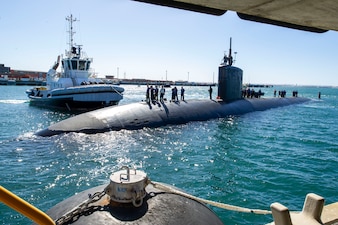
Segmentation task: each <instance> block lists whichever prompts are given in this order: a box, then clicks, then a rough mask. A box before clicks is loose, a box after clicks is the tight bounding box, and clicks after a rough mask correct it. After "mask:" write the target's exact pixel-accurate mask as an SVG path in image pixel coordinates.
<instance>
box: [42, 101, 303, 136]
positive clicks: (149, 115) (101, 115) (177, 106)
mask: <svg viewBox="0 0 338 225" xmlns="http://www.w3.org/2000/svg"><path fill="white" fill-rule="evenodd" d="M306 101H309V99H307V98H271V99H264V98H260V99H241V100H237V101H233V102H231V103H225V102H218V101H213V100H189V101H181V102H165V103H155V104H152V103H151V104H148V103H145V102H142V103H133V104H128V105H123V106H117V107H107V108H103V109H99V110H95V111H92V112H87V113H83V114H81V115H78V116H74V117H71V118H69V119H66V120H63V121H61V122H59V123H56V124H54V125H51V126H49V127H48V128H46V129H44V130H42V131H39V132H38V133H37V135H39V136H52V135H57V134H61V133H68V132H81V133H87V134H91V133H100V132H106V131H112V130H121V129H127V130H135V129H142V128H144V127H150V128H155V127H160V126H166V125H170V124H183V123H188V122H191V121H206V120H209V119H216V118H223V117H227V116H229V115H242V114H245V113H250V112H254V111H263V110H267V109H271V108H276V107H282V106H287V105H291V104H299V103H303V102H306Z"/></svg>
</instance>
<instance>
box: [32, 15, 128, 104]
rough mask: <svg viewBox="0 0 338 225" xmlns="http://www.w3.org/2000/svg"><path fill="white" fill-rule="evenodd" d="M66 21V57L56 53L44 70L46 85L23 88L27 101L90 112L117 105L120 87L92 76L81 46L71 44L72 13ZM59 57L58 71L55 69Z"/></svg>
mask: <svg viewBox="0 0 338 225" xmlns="http://www.w3.org/2000/svg"><path fill="white" fill-rule="evenodd" d="M66 20H68V21H69V50H68V51H67V50H66V57H65V58H62V56H61V57H60V56H58V59H57V61H56V62H55V64H54V65H53V67H52V68H51V69H50V70H49V71H48V73H47V83H46V84H47V86H41V87H34V88H32V89H29V90H27V91H26V94H27V95H28V97H29V99H30V104H31V105H35V106H40V107H46V108H53V109H65V110H68V111H90V110H93V109H98V108H102V107H106V106H111V105H117V104H118V103H119V101H120V100H122V99H123V95H122V93H123V92H124V88H122V87H119V86H117V85H112V84H105V83H104V82H103V81H102V80H100V79H97V78H94V77H93V75H94V73H92V69H91V68H90V65H91V63H92V62H93V59H92V58H88V57H87V56H86V54H85V53H84V52H82V51H81V50H82V48H81V47H82V45H75V44H74V43H73V35H74V33H75V32H74V31H73V22H75V21H76V19H75V18H73V16H72V15H70V16H68V17H66ZM60 58H62V59H61V64H62V65H61V66H62V68H61V73H58V72H57V71H56V70H57V68H58V66H59V63H60Z"/></svg>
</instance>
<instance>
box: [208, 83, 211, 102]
mask: <svg viewBox="0 0 338 225" xmlns="http://www.w3.org/2000/svg"><path fill="white" fill-rule="evenodd" d="M208 91H209V95H210V99H212V87H211V85H210V88H209V90H208Z"/></svg>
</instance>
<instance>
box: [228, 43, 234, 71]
mask: <svg viewBox="0 0 338 225" xmlns="http://www.w3.org/2000/svg"><path fill="white" fill-rule="evenodd" d="M231 45H232V38H230V49H229V56H228V63H229V65H230V66H231V65H232V63H233V60H232V54H231V53H232V49H231Z"/></svg>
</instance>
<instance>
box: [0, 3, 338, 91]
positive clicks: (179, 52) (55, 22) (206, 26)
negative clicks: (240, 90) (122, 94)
mask: <svg viewBox="0 0 338 225" xmlns="http://www.w3.org/2000/svg"><path fill="white" fill-rule="evenodd" d="M70 14H72V15H73V17H75V18H76V19H77V21H76V22H75V23H74V29H75V31H76V33H75V34H74V40H75V43H76V44H81V45H83V51H85V52H86V54H87V55H88V57H90V58H93V64H92V67H93V69H94V70H95V73H97V74H98V76H99V77H104V76H105V75H114V76H115V77H118V78H127V79H131V78H143V79H153V80H160V79H163V80H165V79H167V80H172V81H178V80H184V81H191V82H217V80H218V66H219V65H220V63H221V62H222V58H223V56H224V54H225V53H226V54H228V51H229V44H230V43H229V42H230V41H229V40H230V37H231V38H232V52H237V54H236V61H235V63H234V66H236V67H239V68H241V69H242V70H243V82H244V83H254V84H290V85H316V86H338V32H336V31H328V32H326V33H322V34H317V33H311V32H306V31H299V30H294V29H289V28H283V27H278V26H273V25H267V24H261V23H256V22H250V21H245V20H241V19H240V18H239V17H238V16H237V15H236V14H235V13H234V12H231V11H228V12H226V13H225V14H224V15H222V16H212V15H207V14H201V13H196V12H190V11H185V10H179V9H174V8H168V7H163V6H156V5H151V4H146V3H140V2H135V1H131V0H97V1H87V0H72V1H69V0H58V1H45V0H30V1H26V0H11V1H4V2H3V3H2V4H1V11H0V29H1V33H0V49H1V50H0V64H5V66H9V67H11V69H18V70H33V71H46V72H47V71H48V70H49V69H50V68H51V66H52V65H53V63H54V62H55V61H56V59H57V56H58V55H60V54H64V52H65V50H66V49H68V43H69V41H68V40H69V36H68V35H69V34H68V33H67V31H68V22H67V21H66V19H65V18H66V17H67V16H69V15H70Z"/></svg>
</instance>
